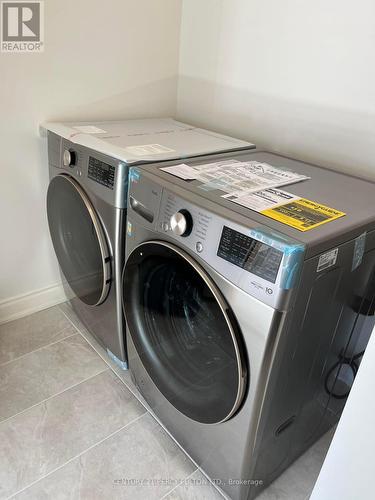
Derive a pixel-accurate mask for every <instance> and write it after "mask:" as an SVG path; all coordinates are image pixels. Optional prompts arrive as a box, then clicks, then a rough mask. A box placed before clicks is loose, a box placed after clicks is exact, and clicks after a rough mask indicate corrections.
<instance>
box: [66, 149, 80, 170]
mask: <svg viewBox="0 0 375 500" xmlns="http://www.w3.org/2000/svg"><path fill="white" fill-rule="evenodd" d="M76 159H77V157H76V154H75V152H74V151H69V149H65V151H64V154H63V164H64V167H74V165H75V164H76Z"/></svg>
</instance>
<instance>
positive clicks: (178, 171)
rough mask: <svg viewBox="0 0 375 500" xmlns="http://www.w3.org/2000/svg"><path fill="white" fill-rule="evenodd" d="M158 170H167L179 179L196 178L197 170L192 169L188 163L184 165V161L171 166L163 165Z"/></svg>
mask: <svg viewBox="0 0 375 500" xmlns="http://www.w3.org/2000/svg"><path fill="white" fill-rule="evenodd" d="M160 170H163V171H164V172H168V174H172V175H174V176H175V177H179V178H180V179H184V180H185V181H187V180H193V179H196V178H197V174H198V173H197V171H196V170H194V169H193V168H192V167H190V166H189V165H185V163H181V164H180V165H172V166H171V167H163V168H161V169H160Z"/></svg>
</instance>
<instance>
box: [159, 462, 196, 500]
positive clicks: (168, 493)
mask: <svg viewBox="0 0 375 500" xmlns="http://www.w3.org/2000/svg"><path fill="white" fill-rule="evenodd" d="M197 470H199V469H198V468H196V469H195V470H194V471H193V472H192V473H191V474H189V475H188V476H186V477H185V478H184V479H181V481H180V482H179V483H178V484H176V486H173V488H172V489H170V490H169V491H167V493H165V495H163V496H162V497H160V499H159V500H163V498H166V497H167V496H168V495H170V494H171V493H172V491H174V490H175V489H177V488H178V487H179V486H181V484H183V483H184V482H185V481H187V480H188V479H189V478H191V476H193V475H194V474H195V473H196V472H197Z"/></svg>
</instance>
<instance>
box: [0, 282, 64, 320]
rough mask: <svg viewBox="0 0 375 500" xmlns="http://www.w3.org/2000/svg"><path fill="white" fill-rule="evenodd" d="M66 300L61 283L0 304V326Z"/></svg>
mask: <svg viewBox="0 0 375 500" xmlns="http://www.w3.org/2000/svg"><path fill="white" fill-rule="evenodd" d="M66 300H67V298H66V295H65V293H64V287H63V285H62V283H58V284H56V285H52V286H48V287H46V288H42V289H40V290H34V291H33V292H30V293H25V294H23V295H18V296H17V297H12V298H10V299H6V300H3V301H1V302H0V324H2V323H8V321H13V320H15V319H18V318H22V317H23V316H28V315H29V314H32V313H35V312H38V311H41V310H42V309H47V307H52V306H55V305H56V304H60V303H61V302H65V301H66Z"/></svg>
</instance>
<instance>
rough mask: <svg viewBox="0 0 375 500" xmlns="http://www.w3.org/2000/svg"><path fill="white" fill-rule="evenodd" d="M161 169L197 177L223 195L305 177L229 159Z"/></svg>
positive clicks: (227, 195) (272, 185) (226, 196)
mask: <svg viewBox="0 0 375 500" xmlns="http://www.w3.org/2000/svg"><path fill="white" fill-rule="evenodd" d="M161 170H164V171H165V172H169V173H170V174H172V175H175V176H177V177H180V178H181V179H185V180H187V179H197V180H199V181H201V182H202V183H204V185H206V186H208V187H210V186H212V188H213V189H214V188H215V187H216V188H217V189H220V190H221V191H224V192H225V193H227V194H226V195H224V198H229V197H234V198H237V197H242V196H245V195H248V194H250V193H255V192H257V191H263V190H265V189H268V188H272V187H278V186H284V185H286V184H294V183H295V182H300V181H303V180H305V179H309V177H307V176H306V175H301V174H297V173H295V172H291V171H289V170H282V169H281V168H276V167H273V166H272V165H268V164H267V163H259V162H257V161H249V162H240V161H238V160H233V159H230V160H224V161H220V162H215V163H207V164H204V165H195V166H189V165H186V164H180V165H175V166H173V167H164V168H162V169H161Z"/></svg>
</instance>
